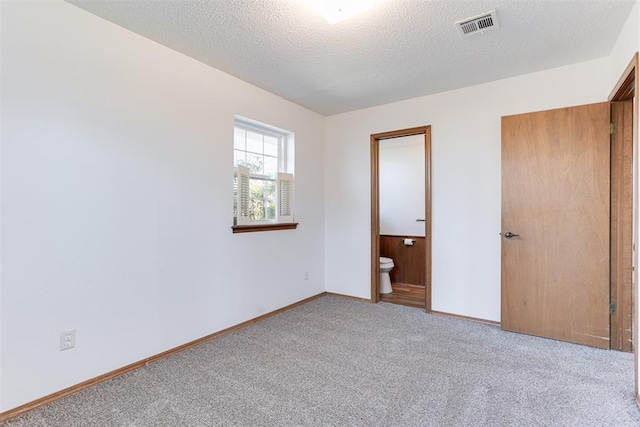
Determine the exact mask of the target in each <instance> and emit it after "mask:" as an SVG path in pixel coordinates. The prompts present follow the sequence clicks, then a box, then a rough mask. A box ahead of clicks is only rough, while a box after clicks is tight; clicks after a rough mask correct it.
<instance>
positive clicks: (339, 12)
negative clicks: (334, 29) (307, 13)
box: [314, 0, 374, 25]
mask: <svg viewBox="0 0 640 427" xmlns="http://www.w3.org/2000/svg"><path fill="white" fill-rule="evenodd" d="M314 3H315V4H314V6H315V9H316V10H317V11H318V12H319V13H320V14H321V15H322V17H323V18H324V19H325V20H326V21H327V22H328V23H329V24H332V25H333V24H337V23H338V22H340V21H343V20H345V19H347V18H351V17H352V16H355V15H357V14H359V13H362V12H364V11H366V10H369V9H371V8H372V7H373V3H374V1H373V0H316V1H315V2H314Z"/></svg>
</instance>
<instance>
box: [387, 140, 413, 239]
mask: <svg viewBox="0 0 640 427" xmlns="http://www.w3.org/2000/svg"><path fill="white" fill-rule="evenodd" d="M424 168H425V164H424V135H413V136H406V137H402V138H392V139H385V140H382V141H380V150H379V175H378V176H379V182H380V186H379V188H380V196H379V201H380V234H389V235H396V236H424V224H425V223H424V222H416V219H417V218H423V219H424V178H425V176H424Z"/></svg>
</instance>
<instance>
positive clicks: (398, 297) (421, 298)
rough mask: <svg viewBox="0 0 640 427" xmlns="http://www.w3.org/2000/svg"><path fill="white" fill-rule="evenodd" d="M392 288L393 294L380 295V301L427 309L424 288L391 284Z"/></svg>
mask: <svg viewBox="0 0 640 427" xmlns="http://www.w3.org/2000/svg"><path fill="white" fill-rule="evenodd" d="M391 288H392V289H393V292H391V293H390V294H380V301H384V302H391V303H394V304H402V305H409V306H412V307H421V308H424V307H425V288H424V286H418V285H405V284H404V283H391Z"/></svg>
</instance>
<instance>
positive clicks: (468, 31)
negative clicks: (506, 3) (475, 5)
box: [456, 9, 498, 37]
mask: <svg viewBox="0 0 640 427" xmlns="http://www.w3.org/2000/svg"><path fill="white" fill-rule="evenodd" d="M456 27H457V28H458V31H460V35H461V36H462V37H469V36H470V35H472V34H482V33H484V32H485V31H489V30H493V29H494V28H498V17H497V15H496V11H495V9H494V10H490V11H489V12H485V13H482V14H480V15H477V16H472V17H471V18H467V19H462V20H460V21H456Z"/></svg>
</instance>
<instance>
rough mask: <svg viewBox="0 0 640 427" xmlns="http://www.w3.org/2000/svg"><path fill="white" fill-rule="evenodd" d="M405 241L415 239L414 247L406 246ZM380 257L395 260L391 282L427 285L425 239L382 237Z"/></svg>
mask: <svg viewBox="0 0 640 427" xmlns="http://www.w3.org/2000/svg"><path fill="white" fill-rule="evenodd" d="M403 239H414V240H415V243H414V244H413V246H405V245H404V244H403V243H402V240H403ZM380 256H382V257H387V258H391V259H393V264H394V265H395V266H394V267H393V270H391V273H390V274H391V282H393V283H405V284H407V285H419V286H424V285H425V277H426V262H425V239H424V237H416V236H389V235H381V236H380Z"/></svg>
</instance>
